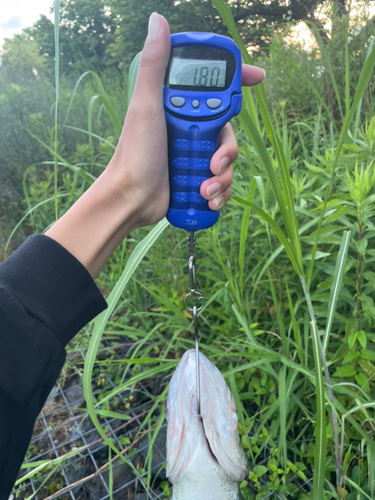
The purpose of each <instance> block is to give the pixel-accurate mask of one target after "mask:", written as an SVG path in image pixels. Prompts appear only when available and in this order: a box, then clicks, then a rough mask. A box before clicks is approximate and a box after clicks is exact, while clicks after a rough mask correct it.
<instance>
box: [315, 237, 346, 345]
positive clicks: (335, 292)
mask: <svg viewBox="0 0 375 500" xmlns="http://www.w3.org/2000/svg"><path fill="white" fill-rule="evenodd" d="M349 242H350V231H345V232H344V234H343V235H342V239H341V244H340V249H339V253H338V255H337V260H336V265H335V271H334V273H333V281H332V286H331V293H330V297H329V304H328V316H327V324H326V330H325V333H324V340H323V352H326V349H327V346H328V342H329V334H330V331H331V327H332V322H333V318H334V316H335V310H336V304H337V300H338V298H339V293H340V289H341V283H342V279H343V277H344V274H345V265H346V260H347V256H348V250H349ZM317 254H318V252H317Z"/></svg>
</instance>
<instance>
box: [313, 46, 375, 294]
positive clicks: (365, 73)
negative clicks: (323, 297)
mask: <svg viewBox="0 0 375 500" xmlns="http://www.w3.org/2000/svg"><path fill="white" fill-rule="evenodd" d="M374 65H375V49H374V48H373V49H372V50H371V53H370V54H369V57H368V58H367V59H366V62H365V64H364V66H363V69H362V72H361V75H360V77H359V80H358V83H357V87H356V91H355V94H354V99H353V104H352V106H351V108H350V111H349V113H347V115H346V117H345V120H344V123H343V126H342V129H341V132H340V136H339V140H338V143H337V146H336V151H335V156H334V160H333V166H332V173H331V179H330V182H329V185H328V188H327V191H326V194H325V197H324V203H323V209H322V213H321V216H320V220H319V224H318V229H317V231H316V240H315V243H314V247H313V249H312V252H311V261H310V266H309V269H308V271H307V273H306V276H307V286H308V288H309V287H310V283H311V278H312V271H313V267H314V262H315V255H316V250H317V248H318V243H319V237H320V230H321V228H322V224H323V218H324V214H325V210H326V207H327V202H328V198H329V195H330V193H331V190H332V185H333V180H334V178H335V173H336V167H337V164H338V161H339V158H340V156H341V150H342V146H343V144H344V140H345V138H346V135H347V133H348V130H349V125H350V123H351V121H352V119H353V116H354V113H355V110H356V109H357V107H358V106H359V103H360V101H361V99H362V96H363V94H364V92H365V90H366V88H367V85H368V83H369V81H370V78H371V76H372V72H373V70H374Z"/></svg>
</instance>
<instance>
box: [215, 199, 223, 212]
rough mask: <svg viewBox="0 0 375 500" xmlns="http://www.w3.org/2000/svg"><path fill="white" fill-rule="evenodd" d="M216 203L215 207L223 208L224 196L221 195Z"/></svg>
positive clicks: (217, 208)
mask: <svg viewBox="0 0 375 500" xmlns="http://www.w3.org/2000/svg"><path fill="white" fill-rule="evenodd" d="M214 203H215V209H216V210H219V208H221V207H222V206H223V205H224V196H219V197H218V198H217V199H216V200H215V202H214Z"/></svg>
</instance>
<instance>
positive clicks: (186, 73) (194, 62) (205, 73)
mask: <svg viewBox="0 0 375 500" xmlns="http://www.w3.org/2000/svg"><path fill="white" fill-rule="evenodd" d="M226 74H227V61H218V60H205V59H181V58H178V57H173V58H172V61H171V65H170V70H169V80H168V84H169V85H183V86H189V87H211V88H212V87H218V88H224V87H225V78H226Z"/></svg>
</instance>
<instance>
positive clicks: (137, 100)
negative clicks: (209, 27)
mask: <svg viewBox="0 0 375 500" xmlns="http://www.w3.org/2000/svg"><path fill="white" fill-rule="evenodd" d="M169 55H170V32H169V26H168V23H167V21H166V19H165V18H164V17H163V16H160V15H158V14H156V13H154V14H152V15H151V17H150V21H149V34H148V37H147V39H146V43H145V46H144V49H143V51H142V54H141V58H140V65H139V72H138V78H137V82H136V86H135V89H134V93H133V97H132V99H131V102H130V105H129V109H128V112H127V115H126V118H125V123H124V127H123V130H122V134H121V137H120V140H119V143H118V146H117V149H116V152H115V154H114V156H113V158H112V160H111V162H110V164H109V165H108V167H107V169H106V171H107V174H109V175H111V176H113V177H114V178H115V179H116V185H117V186H118V187H119V188H120V189H123V190H124V203H125V202H126V203H127V204H129V203H131V204H132V206H133V207H134V226H135V227H139V226H145V225H148V224H152V223H154V222H157V221H159V220H160V219H162V218H163V217H164V216H165V215H166V213H167V210H168V205H169V181H168V147H167V145H168V141H167V129H166V122H165V115H164V107H163V86H164V77H165V72H166V68H167V64H168V60H169ZM263 78H264V71H263V70H262V69H261V68H258V67H256V66H248V65H245V64H244V65H243V68H242V85H244V86H251V85H256V84H258V83H260V82H261V81H262V80H263ZM237 155H238V148H237V143H236V139H235V136H234V133H233V130H232V127H231V125H230V124H229V123H228V124H227V125H226V126H225V127H224V128H223V130H222V132H221V136H220V147H219V149H218V150H217V151H216V153H215V154H214V155H213V157H212V159H211V171H212V173H213V174H214V177H212V178H211V179H207V180H206V181H205V182H203V183H202V185H201V195H202V196H203V197H204V198H206V199H207V200H210V201H209V207H210V208H211V209H212V210H218V209H220V208H221V207H222V206H223V205H224V204H225V203H226V202H227V201H228V200H229V198H230V194H231V192H230V185H231V183H232V176H233V168H232V163H233V162H234V160H235V159H236V158H237Z"/></svg>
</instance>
